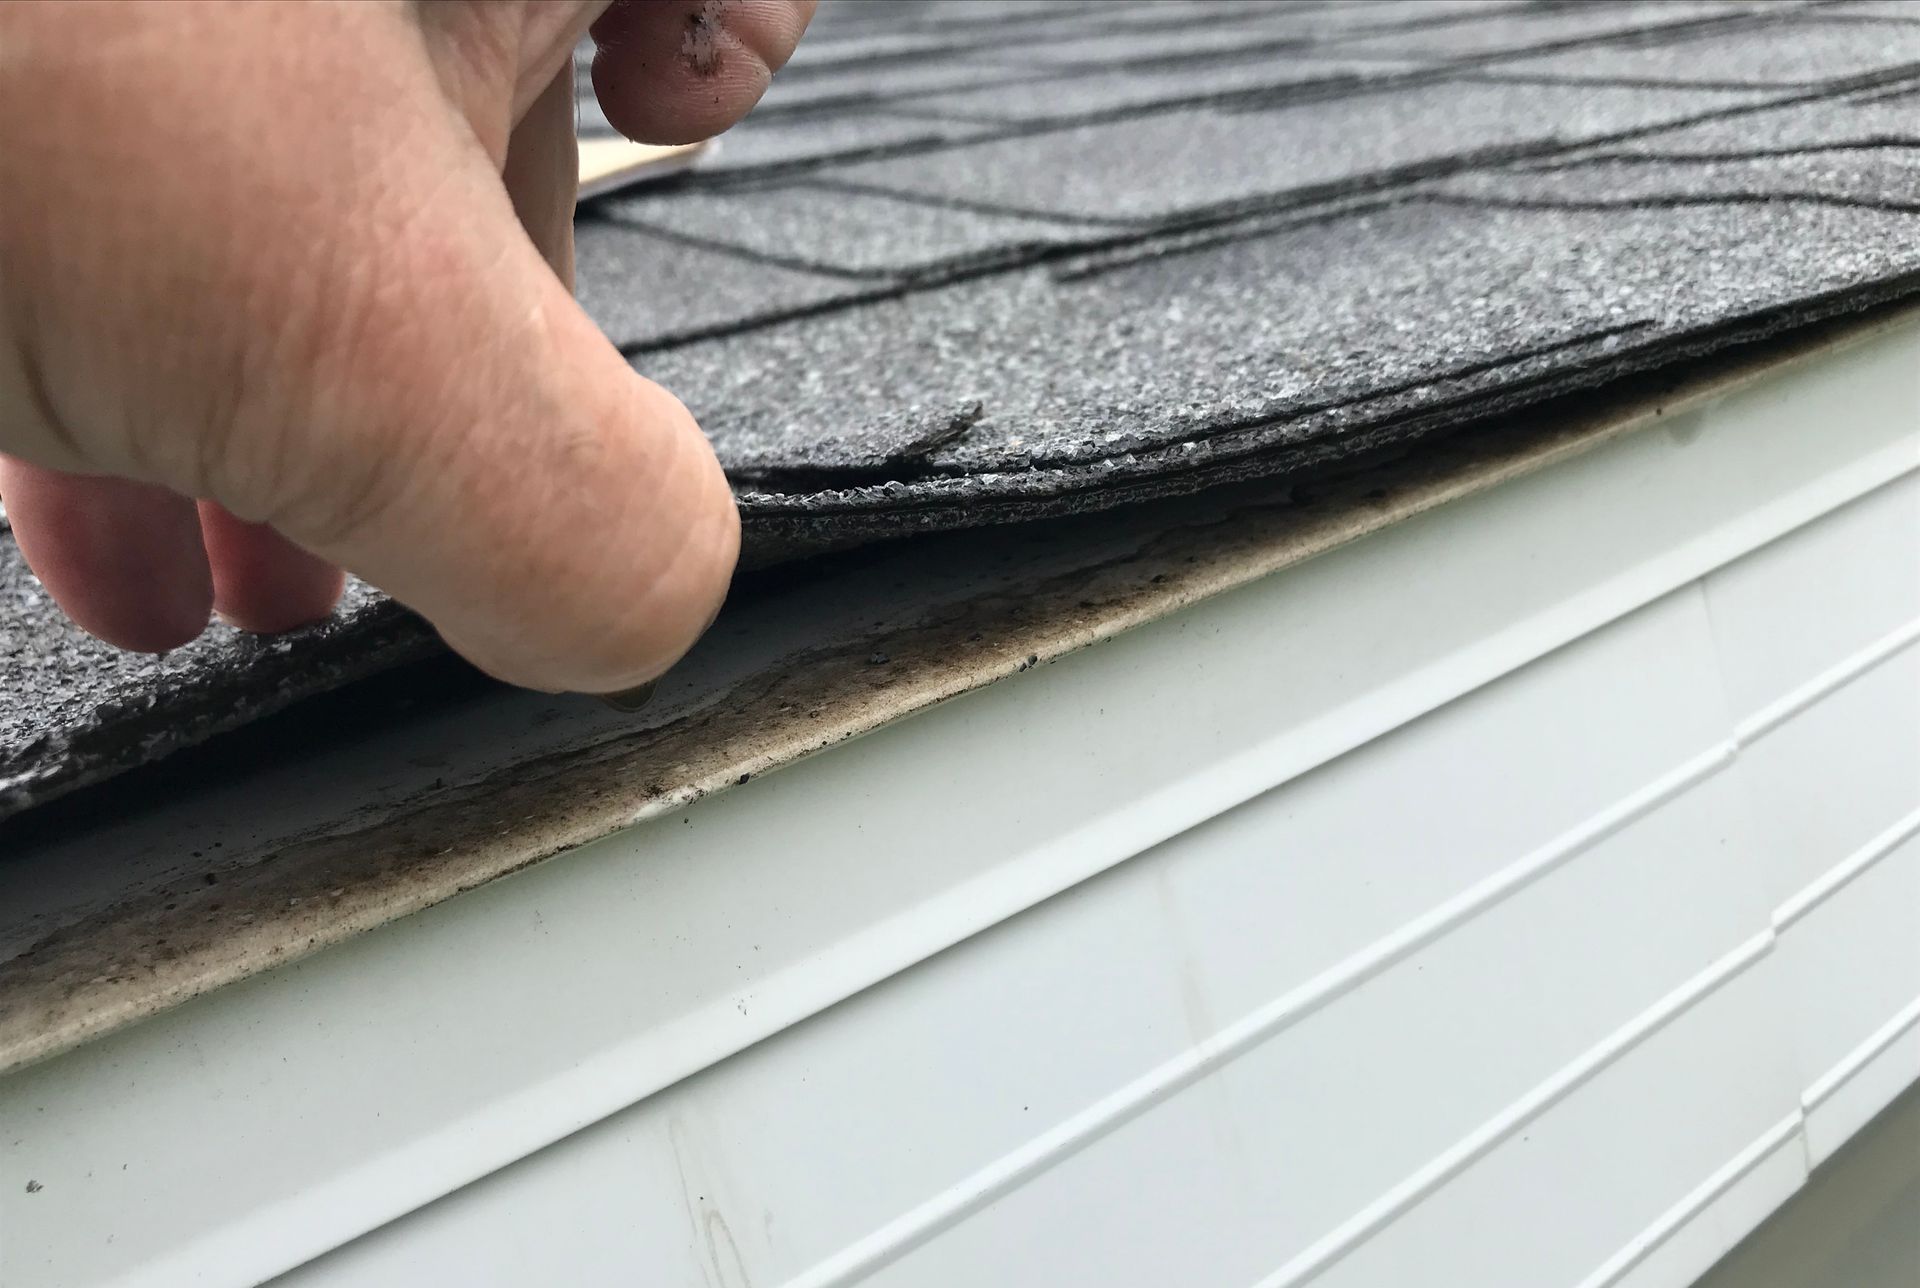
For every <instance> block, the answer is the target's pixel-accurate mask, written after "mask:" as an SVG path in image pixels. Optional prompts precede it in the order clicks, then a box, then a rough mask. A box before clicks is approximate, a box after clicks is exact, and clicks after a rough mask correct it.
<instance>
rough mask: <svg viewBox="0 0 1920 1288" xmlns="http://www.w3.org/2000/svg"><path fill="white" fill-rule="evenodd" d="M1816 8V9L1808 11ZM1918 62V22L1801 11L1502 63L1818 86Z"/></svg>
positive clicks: (1577, 72) (1565, 72)
mask: <svg viewBox="0 0 1920 1288" xmlns="http://www.w3.org/2000/svg"><path fill="white" fill-rule="evenodd" d="M1814 12H1815V13H1816V14H1817V13H1818V12H1819V11H1817V10H1816V11H1814ZM1916 63H1920V25H1916V26H1913V27H1908V26H1906V25H1904V24H1889V23H1881V22H1848V21H1840V20H1831V19H1819V18H1817V17H1816V18H1807V19H1804V20H1802V21H1799V22H1796V23H1794V24H1793V25H1792V26H1791V27H1790V28H1788V27H1781V26H1779V25H1777V24H1766V25H1760V26H1753V27H1747V28H1743V29H1741V30H1738V31H1715V30H1713V29H1711V28H1708V29H1703V30H1701V31H1698V32H1695V33H1694V34H1692V35H1691V36H1683V37H1682V38H1679V39H1674V40H1664V41H1657V42H1656V41H1645V42H1622V43H1620V44H1617V45H1596V46H1589V47H1585V48H1582V49H1578V50H1572V51H1569V52H1566V53H1559V54H1548V55H1545V56H1542V57H1539V58H1519V59H1513V60H1511V61H1507V62H1503V63H1501V64H1500V65H1499V68H1498V70H1499V72H1500V74H1502V75H1509V76H1551V77H1558V78H1564V79H1567V80H1575V81H1604V80H1621V81H1634V82H1648V83H1660V84H1689V83H1707V82H1712V83H1715V84H1746V85H1782V86H1790V85H1824V84H1829V83H1832V82H1835V81H1843V80H1847V79H1849V78H1852V77H1857V76H1863V75H1868V74H1870V73H1873V72H1884V71H1888V70H1891V69H1896V68H1900V67H1903V66H1912V65H1914V64H1916Z"/></svg>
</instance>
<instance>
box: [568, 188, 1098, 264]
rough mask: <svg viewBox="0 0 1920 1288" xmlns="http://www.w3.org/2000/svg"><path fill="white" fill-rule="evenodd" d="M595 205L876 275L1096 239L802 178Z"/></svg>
mask: <svg viewBox="0 0 1920 1288" xmlns="http://www.w3.org/2000/svg"><path fill="white" fill-rule="evenodd" d="M596 211H597V213H598V214H599V215H600V216H601V217H603V218H606V219H610V220H615V221H618V222H620V223H623V224H631V225H633V226H637V227H645V228H655V229H660V230H663V231H666V232H669V233H672V234H676V235H679V236H682V237H688V238H694V239H698V240H699V241H702V242H708V243H712V244H714V245H717V246H724V247H732V248H734V249H737V250H740V251H743V252H746V253H748V254H750V255H754V256H757V257H762V258H765V259H768V260H772V261H776V262H782V263H798V264H801V265H803V266H808V267H814V268H820V269H825V270H828V271H832V272H839V273H847V274H857V275H862V276H870V277H883V278H895V277H902V276H912V275H923V274H926V273H930V272H935V271H940V270H945V269H952V268H954V267H957V266H960V265H964V264H968V263H977V262H980V261H982V260H984V259H987V258H1005V257H1008V256H1019V255H1021V254H1023V253H1025V252H1028V251H1031V250H1033V249H1035V248H1037V247H1045V246H1054V245H1058V244H1061V243H1065V242H1086V241H1088V240H1090V239H1097V236H1098V234H1097V232H1092V231H1090V230H1089V229H1088V227H1087V226H1085V225H1081V224H1069V223H1062V222H1060V221H1058V220H1049V219H1026V218H1021V217H1019V216H1013V215H992V214H980V213H976V212H973V211H968V210H958V209H955V208H953V207H951V206H942V205H934V204H929V203H925V202H913V201H902V200H900V199H899V198H896V197H888V196H882V195H877V194H872V193H863V192H848V191H836V190H833V189H831V188H824V187H814V186H809V185H808V184H807V183H806V182H805V181H797V182H794V183H788V184H781V185H779V186H777V187H772V188H764V189H753V190H751V191H744V192H688V193H666V194H656V195H648V194H646V193H641V194H638V195H636V196H633V197H630V198H615V199H610V200H607V201H603V202H601V203H600V204H599V206H598V207H596Z"/></svg>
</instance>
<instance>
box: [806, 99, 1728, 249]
mask: <svg viewBox="0 0 1920 1288" xmlns="http://www.w3.org/2000/svg"><path fill="white" fill-rule="evenodd" d="M1757 101H1761V96H1759V95H1756V94H1754V93H1751V92H1745V91H1723V90H1643V89H1621V88H1615V87H1610V86H1609V87H1588V86H1580V87H1566V86H1556V85H1522V86H1495V85H1480V84H1439V85H1420V86H1412V87H1408V88H1403V89H1395V90H1389V91H1382V92H1377V93H1364V94H1357V95H1355V96H1352V97H1349V98H1337V99H1331V100H1327V101H1323V102H1308V103H1300V104H1295V105H1292V106H1288V107H1281V108H1276V109H1273V110H1270V111H1257V112H1241V113H1227V112H1219V111H1209V110H1203V109H1202V110H1191V111H1180V112H1169V113H1164V114H1160V115H1155V116H1150V117H1144V118H1140V119H1137V120H1125V121H1116V122H1113V123H1106V124H1095V125H1086V126H1080V127H1077V128H1073V129H1067V130H1060V131H1057V132H1052V133H1046V134H1039V135H1033V136H1019V137H1014V138H1007V139H1002V140H997V141H991V142H986V143H980V144H975V145H973V146H969V147H958V148H950V149H946V150H944V151H940V152H934V153H928V154H925V155H921V156H912V157H904V158H895V159H888V160H884V161H875V162H871V163H867V164H858V165H847V166H840V167H836V168H833V169H831V170H829V171H828V172H827V173H828V175H829V177H832V178H839V179H848V180H853V181H856V182H859V183H861V184H864V185H867V186H870V187H873V188H878V189H884V190H891V191H896V192H904V193H913V194H918V195H920V196H927V197H945V198H950V199H955V200H959V201H965V202H969V203H986V204H988V205H991V206H994V207H997V208H1000V209H1004V210H1007V211H1009V212H1019V213H1025V214H1041V215H1055V216H1068V217H1080V218H1106V219H1112V218H1121V219H1133V220H1139V221H1156V222H1157V221H1164V220H1168V219H1173V218H1176V217H1180V216H1186V215H1193V214H1196V213H1200V212H1207V211H1214V210H1218V209H1220V208H1223V207H1228V208H1230V207H1234V206H1240V205H1246V204H1249V203H1255V202H1260V201H1265V200H1268V199H1271V198H1274V197H1278V196H1281V195H1283V194H1286V193H1293V192H1303V191H1315V190H1323V189H1327V188H1330V187H1332V186H1334V185H1338V184H1343V183H1351V182H1353V181H1355V180H1360V179H1365V178H1368V177H1370V176H1376V175H1380V174H1383V173H1386V172H1392V171H1396V170H1405V169H1408V168H1411V167H1419V166H1423V165H1432V164H1434V163H1436V162H1444V161H1447V160H1449V159H1451V158H1460V157H1465V156H1470V155H1474V154H1480V153H1488V152H1493V151H1497V150H1501V149H1521V148H1533V149H1540V148H1546V147H1552V146H1564V145H1567V144H1571V143H1576V142H1580V141H1583V140H1587V139H1593V138H1597V137H1605V136H1608V135H1614V134H1620V133H1624V132H1627V131H1630V130H1634V129H1638V128H1643V127H1646V126H1650V125H1657V124H1659V123H1661V122H1664V121H1674V120H1680V119H1685V118H1690V117H1695V116H1699V115H1703V114H1706V113H1709V112H1714V111H1718V110H1724V109H1726V108H1728V107H1733V106H1737V105H1740V104H1743V103H1752V102H1757ZM1436 122H1444V123H1445V128H1444V129H1436V128H1435V124H1436Z"/></svg>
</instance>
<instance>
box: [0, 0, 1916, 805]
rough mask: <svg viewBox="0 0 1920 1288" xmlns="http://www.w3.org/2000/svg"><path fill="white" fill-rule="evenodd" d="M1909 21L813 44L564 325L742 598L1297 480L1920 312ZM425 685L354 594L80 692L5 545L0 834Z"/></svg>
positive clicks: (1438, 12)
mask: <svg viewBox="0 0 1920 1288" xmlns="http://www.w3.org/2000/svg"><path fill="white" fill-rule="evenodd" d="M1910 15H1911V10H1910V9H1908V8H1907V7H1906V6H1904V5H1897V4H1896V5H1886V4H1877V3H1873V2H1872V0H1849V2H1848V3H1844V4H1840V5H1817V6H1804V5H1791V4H1768V5H1749V4H1745V3H1736V2H1734V0H1729V2H1728V3H1724V4H1720V3H1713V2H1712V0H1707V2H1705V3H1688V4H1686V5H1684V6H1681V5H1662V4H1645V3H1642V4H1633V5H1614V6H1599V5H1580V6H1576V7H1567V6H1559V5H1537V4H1525V3H1518V2H1513V3H1501V2H1498V0H1495V2H1491V3H1476V2H1474V0H1447V2H1446V3H1426V2H1424V0H1331V2H1328V3H1303V4H1295V5H1285V6H1279V7H1270V6H1262V5H1259V4H1256V3H1253V2H1252V0H1194V2H1193V3H1190V4H1184V5H1168V4H1160V3H1150V2H1148V0H1140V2H1137V3H1135V2H1126V3H1111V4H1109V3H1087V4H1078V5H1071V4H1063V3H1060V2H1059V0H921V2H919V3H906V2H904V0H899V2H896V3H890V4H878V3H863V4H858V5H847V6H838V7H836V6H833V5H831V4H830V5H828V6H827V7H826V8H825V10H824V11H823V13H822V14H821V16H820V18H819V20H818V30H817V32H816V34H815V39H814V40H812V41H811V42H810V43H804V44H803V45H802V46H801V50H800V53H799V54H798V55H797V57H796V59H795V62H794V64H793V66H792V69H791V71H790V72H789V73H783V74H782V78H781V79H780V80H778V81H777V82H776V89H775V91H774V93H773V94H772V95H771V97H770V100H769V103H768V108H767V111H766V112H765V113H764V114H762V115H758V116H756V117H754V118H751V119H750V120H749V121H747V122H746V123H745V124H744V125H742V126H741V127H739V128H738V129H736V130H735V131H733V132H732V133H731V134H730V135H729V136H728V137H727V138H725V139H724V140H723V141H722V147H721V148H720V150H719V153H718V155H717V156H716V157H714V158H713V159H712V160H711V162H710V163H708V164H706V165H705V166H703V167H702V168H701V169H700V170H699V171H697V172H695V173H692V174H688V175H685V176H682V177H681V178H679V179H676V180H673V181H671V182H669V183H667V184H664V185H662V186H660V187H658V188H656V189H653V190H651V191H647V192H643V193H636V194H632V195H630V196H622V197H617V198H613V199H611V200H607V201H604V202H602V203H600V204H599V206H598V207H597V208H591V209H588V210H587V211H585V212H584V213H583V215H582V217H581V219H580V220H579V223H578V226H577V232H578V241H579V270H578V278H579V283H580V295H581V298H582V300H583V302H584V303H585V305H586V307H587V309H588V311H589V312H590V313H591V314H592V315H593V316H594V317H595V318H596V319H598V320H599V321H600V322H601V323H602V325H603V326H604V327H605V328H606V329H607V331H608V333H609V334H610V335H611V336H612V337H613V338H614V339H615V340H616V341H618V342H619V343H621V344H622V345H623V346H624V348H625V349H626V351H627V352H628V353H629V354H630V355H631V357H632V360H633V361H634V363H635V365H636V367H637V368H639V369H640V370H642V371H644V372H646V373H647V374H649V375H651V376H653V377H655V378H656V379H659V380H662V381H664V382H665V383H667V384H668V385H669V386H670V387H671V388H673V389H674V391H675V392H676V393H678V394H679V395H680V396H681V397H682V398H683V399H684V400H685V401H686V402H687V404H688V405H689V406H690V407H692V408H693V409H694V411H695V412H696V413H697V414H698V415H699V416H700V417H701V419H702V423H703V424H704V425H705V426H706V428H707V430H708V431H709V433H710V434H711V436H712V438H713V440H714V444H715V447H716V450H717V451H718V452H719V453H720V455H721V457H722V459H723V461H724V462H725V463H726V464H727V466H728V467H729V469H730V470H731V471H732V472H733V475H734V478H735V483H736V488H737V491H738V495H739V499H740V504H741V508H742V512H743V516H744V520H745V535H746V543H747V551H748V557H749V559H751V560H754V561H757V562H764V561H767V560H769V559H773V558H783V557H790V556H793V555H795V554H802V553H805V552H807V551H811V550H819V549H823V548H828V547H834V546H842V545H846V544H850V543H855V542H859V541H865V540H872V539H876V538H884V537H894V536H900V535H903V534H908V533H912V532H917V531H922V530H929V529H943V528H961V527H967V526H971V525H978V524H983V523H992V522H1003V521H1010V520H1015V519H1022V518H1027V517H1037V516H1041V515H1048V514H1061V513H1067V512H1072V511H1075V510H1081V509H1087V508H1094V507H1100V506H1109V505H1116V504H1121V503H1125V502H1127V501H1130V500H1134V499H1140V498H1146V497H1150V496H1155V495H1164V494H1168V493H1174V492H1180V491H1190V490H1194V489H1197V488H1202V487H1206V486H1209V485H1212V484H1215V483H1219V482H1224V481H1228V480H1232V479H1235V478H1242V477H1247V476H1252V475H1269V476H1281V477H1293V476H1296V475H1297V474H1299V473H1300V472H1303V471H1312V470H1317V469H1320V468H1323V467H1325V466H1327V465H1328V464H1330V463H1337V462H1340V461H1342V460H1346V459H1351V458H1353V457H1356V456H1362V455H1365V454H1367V453H1371V452H1375V451H1381V450H1405V449H1408V448H1411V447H1413V446H1414V445H1417V444H1418V443H1420V442H1421V441H1422V440H1424V439H1425V438H1427V437H1429V436H1431V435H1435V434H1439V433H1443V432H1445V431H1447V430H1448V429H1450V428H1452V427H1455V426H1458V425H1461V424H1463V423H1466V422H1469V421H1473V420H1476V419H1480V418H1484V417H1487V416H1490V415H1496V414H1500V413H1503V412H1506V411H1510V410H1513V409H1515V408H1519V407H1523V406H1526V405H1528V404H1529V403H1532V402H1535V401H1538V400H1540V399H1543V398H1547V397H1551V396H1555V395H1557V394H1564V393H1567V392H1569V391H1573V390H1577V389H1580V388H1584V387H1587V386H1591V385H1595V384H1598V383H1601V382H1604V381H1608V380H1612V379H1617V378H1619V377H1621V376H1624V375H1627V374H1629V373H1632V372H1636V371H1640V370H1644V369H1647V368H1650V367H1655V366H1659V365H1662V364H1668V363H1673V362H1677V361H1681V360H1684V359H1686V358H1688V357H1690V356H1693V355H1696V354H1700V353H1704V352H1708V351H1711V350H1713V349H1715V348H1718V347H1722V346H1726V345H1730V344H1736V343H1739V342H1741V341H1742V340H1745V339H1748V338H1750V337H1753V336H1756V335H1760V334H1764V333H1767V332H1770V331H1773V330H1777V329H1780V328H1783V327H1791V326H1794V325H1798V324H1801V323H1804V322H1806V321H1809V320H1811V319H1814V318H1817V317H1823V316H1827V315H1830V314H1832V313H1835V312H1840V311H1845V310H1848V309H1858V308H1863V307H1866V306H1868V305H1871V304H1874V303H1878V302H1880V301H1883V300H1886V299H1889V298H1895V297H1899V296H1903V295H1908V294H1920V214H1916V213H1915V206H1916V204H1917V203H1920V181H1916V180H1915V179H1914V178H1913V175H1914V174H1915V173H1916V169H1915V166H1914V165H1913V164H1912V162H1913V161H1914V160H1915V153H1916V151H1920V129H1916V128H1915V127H1914V126H1913V125H1912V124H1911V122H1912V121H1913V119H1914V117H1913V110H1914V105H1915V103H1916V102H1920V22H1915V21H1912V20H1911V19H1910ZM1655 27H1660V28H1661V29H1659V30H1654V29H1653V28H1655ZM1568 42H1579V43H1578V44H1577V46H1575V45H1569V43H1568ZM1588 82H1593V83H1588ZM577 83H580V84H582V85H585V82H584V81H583V80H579V79H578V78H577ZM1713 86H1719V87H1720V88H1713ZM1727 86H1733V87H1737V88H1726V87H1727ZM1843 91H1844V92H1843ZM585 92H586V94H587V96H588V97H587V98H586V99H585V100H584V101H583V104H582V115H583V121H584V124H585V126H586V127H587V128H599V129H605V128H606V126H605V123H604V119H603V118H598V113H597V109H596V108H594V107H593V106H592V103H591V97H590V95H591V90H590V86H586V87H585ZM3 528H4V525H3V524H0V529H3ZM433 647H434V642H433V638H432V636H431V633H430V632H428V631H427V630H426V628H425V627H424V626H422V625H421V624H420V623H419V622H418V621H416V620H415V619H413V618H411V617H410V616H409V615H407V614H406V613H404V612H403V611H401V610H400V609H399V608H397V607H396V606H395V605H393V604H392V603H390V602H388V601H386V600H384V599H382V598H380V597H379V596H377V595H375V594H373V593H372V592H370V591H367V590H365V589H364V588H359V587H356V588H355V589H354V590H353V591H352V592H351V594H350V595H349V597H348V599H347V601H346V602H345V604H343V606H342V609H341V611H340V612H339V613H338V614H337V615H336V617H335V619H334V621H332V622H331V623H329V624H327V625H326V626H324V627H321V628H318V629H315V630H310V631H306V632H302V633H300V634H297V635H294V636H289V637H285V638H282V639H278V640H270V641H260V640H252V639H248V638H245V637H242V636H239V635H237V634H235V633H234V632H232V631H230V630H227V629H225V628H216V629H214V630H212V631H210V632H209V633H208V635H207V636H206V637H205V638H203V639H202V640H200V641H198V642H196V643H195V644H193V645H191V646H189V647H188V648H185V649H181V650H178V651H176V652H175V653H173V654H170V655H168V656H167V657H166V658H164V659H154V658H139V657H131V656H128V655H124V654H119V653H115V652H113V651H112V650H110V649H108V648H107V647H106V646H104V645H100V644H97V643H93V642H91V641H89V640H87V639H85V638H84V637H82V636H80V635H79V633H78V632H77V631H75V630H74V629H73V628H72V627H70V626H68V625H67V624H65V623H64V621H63V620H62V619H60V618H59V616H58V614H57V613H56V612H55V611H54V610H53V608H52V606H51V605H50V604H49V603H48V601H47V600H46V598H45V596H44V594H43V593H42V592H41V591H40V590H39V588H38V586H37V585H36V584H35V583H34V582H33V580H32V578H31V577H30V576H29V575H28V574H27V572H26V570H25V567H24V565H23V564H22V562H21V560H20V558H19V553H18V551H17V549H16V548H15V547H14V545H13V543H12V540H11V537H10V536H9V535H7V534H6V533H5V532H4V531H3V530H0V695H4V696H3V697H0V815H5V814H7V813H10V812H12V811H15V810H18V809H22V808H26V807H28V806H30V805H32V804H34V803H36V802H38V801H42V800H45V799H48V798H50V797H52V796H54V795H57V794H59V793H60V792H62V791H66V790H69V789H71V788H73V787H74V786H76V785H79V784H82V783H86V782H91V781H96V780H98V779H100V778H103V777H105V776H107V775H110V774H112V773H115V772H118V771H120V770H123V769H126V768H129V767H132V766H135V765H138V764H141V763H144V762H146V761H148V760H151V759H154V758H156V757H158V756H162V755H165V754H167V753H168V752H169V751H171V750H173V749H175V748H177V747H181V746H184V745H187V744H188V743H191V742H193V741H195V740H197V739H199V738H202V737H206V736H209V735H211V734H212V733H215V732H217V731H219V730H221V729H223V728H228V727H231V726H232V725H234V724H236V723H239V722H241V721H244V720H247V719H250V718H252V717H253V716H255V715H258V714H262V713H264V712H266V711H268V710H272V709H275V708H277V707H279V706H283V705H285V704H286V703H288V702H291V701H294V700H296V699H298V698H299V697H301V696H302V695H304V694H308V693H312V692H316V691H318V690H321V689H325V688H328V687H331V686H333V685H336V684H339V683H343V682H346V681H348V680H351V679H352V678H353V677H355V676H357V675H360V674H364V673H366V672H368V671H371V670H374V669H377V668H379V667H382V666H386V665H390V664H392V663H393V662H395V661H397V660H400V659H403V658H406V657H412V656H418V655H420V654H421V653H422V652H424V651H427V650H430V649H431V648H433Z"/></svg>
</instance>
